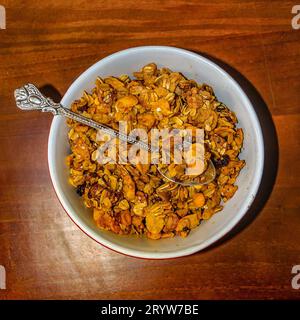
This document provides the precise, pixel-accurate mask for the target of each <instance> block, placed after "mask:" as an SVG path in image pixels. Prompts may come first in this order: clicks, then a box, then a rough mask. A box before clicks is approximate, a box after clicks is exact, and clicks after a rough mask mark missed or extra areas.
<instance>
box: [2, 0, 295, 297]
mask: <svg viewBox="0 0 300 320" xmlns="http://www.w3.org/2000/svg"><path fill="white" fill-rule="evenodd" d="M68 2H69V3H68ZM163 3H164V4H163ZM2 4H3V5H4V6H5V7H6V15H7V23H6V26H7V29H6V30H0V102H1V104H0V265H3V266H5V268H6V272H7V284H6V285H7V289H6V290H0V299H36V298H37V299H41V298H42V299H49V298H57V299H62V298H67V299H68V298H83V299H85V298H92V299H126V298H128V299H134V298H137V299H142V298H151V299H154V298H156V299H160V298H164V299H188V298H191V299H235V298H238V299H245V298H255V299H256V298H258V299H262V298H267V299H273V298H283V299H286V298H295V299H299V298H300V290H295V289H293V288H292V287H291V279H292V274H291V269H292V267H293V265H297V264H298V265H299V264H300V211H299V205H300V196H299V195H300V186H299V178H300V172H299V168H300V152H299V150H300V140H299V136H300V127H299V120H300V108H299V106H300V78H299V74H300V30H294V29H292V26H291V19H292V17H293V15H292V14H291V9H292V6H293V5H294V4H296V3H295V1H241V2H238V1H233V0H232V1H224V0H223V1H214V2H213V4H210V2H209V1H183V0H182V1H144V0H140V1H138V2H137V1H131V0H127V1H121V0H115V1H94V2H93V3H91V2H88V1H54V0H53V1H46V2H45V1H34V0H31V1H22V2H20V1H2ZM140 45H171V46H177V47H182V48H186V49H189V50H192V51H195V52H199V53H202V54H204V55H206V56H209V57H211V58H213V59H214V60H215V61H217V62H218V63H220V64H221V65H222V66H224V67H225V68H226V69H227V70H228V71H229V72H230V73H231V74H232V75H233V76H234V77H235V78H236V79H237V80H238V81H239V82H240V83H241V85H242V86H243V88H244V89H245V90H246V91H247V93H248V94H249V95H250V98H251V99H252V101H253V102H254V103H255V107H256V109H257V112H258V113H259V115H260V119H261V121H262V124H263V129H264V135H265V139H266V150H267V157H266V167H265V175H264V180H263V186H262V187H261V189H260V193H259V196H258V198H257V200H256V202H255V205H254V206H253V207H252V209H251V210H250V212H249V214H248V215H247V217H246V220H245V221H244V222H243V223H242V224H241V225H240V226H239V227H238V228H237V229H236V230H235V232H234V234H233V235H231V236H230V237H229V238H227V239H224V240H223V241H221V242H219V243H218V244H217V245H215V246H213V247H212V248H210V249H208V250H205V251H204V252H200V253H198V254H194V255H192V256H190V257H186V258H180V259H175V260H174V259H173V260H165V261H154V260H140V259H135V258H131V257H126V256H123V255H121V254H118V253H115V252H112V251H109V250H108V249H105V248H103V247H101V246H100V245H98V244H97V243H96V242H94V241H93V240H91V239H89V238H88V237H87V236H86V235H85V234H83V233H82V232H81V231H80V230H79V229H78V228H77V227H76V226H75V225H74V224H73V223H72V222H71V221H70V219H69V218H68V216H67V215H66V213H65V212H64V210H63V209H62V207H61V205H60V204H59V202H58V200H57V198H56V196H55V193H54V190H53V188H52V185H51V181H50V177H49V173H48V168H47V138H48V133H49V127H50V124H51V120H52V116H51V115H49V114H41V113H38V112H36V113H32V112H30V113H26V112H21V111H18V110H17V108H16V106H15V103H14V99H13V90H14V89H15V88H16V87H18V86H20V85H23V84H24V83H26V82H30V81H31V82H34V83H36V84H37V85H39V86H45V85H47V86H46V89H47V88H48V89H49V88H50V89H51V88H52V87H50V86H49V85H51V86H53V87H55V88H56V89H57V90H58V91H59V92H60V93H61V94H63V93H64V92H65V91H66V89H67V88H68V86H69V85H70V84H71V83H72V81H73V80H74V79H75V78H76V77H77V76H78V75H79V74H80V73H81V72H82V71H84V70H85V69H86V68H87V67H89V66H90V65H92V64H93V63H94V62H96V61H98V60H100V59H101V58H103V57H105V56H107V55H109V54H111V53H113V52H116V51H118V50H121V49H125V48H128V47H134V46H140ZM49 92H50V91H49ZM52 94H53V92H52ZM272 119H273V122H274V124H275V127H276V132H277V137H278V143H279V147H278V146H277V139H276V133H275V130H274V124H273V122H272ZM278 157H279V165H278V171H277V160H278ZM276 172H277V177H276ZM275 177H276V182H275Z"/></svg>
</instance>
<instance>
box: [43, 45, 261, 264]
mask: <svg viewBox="0 0 300 320" xmlns="http://www.w3.org/2000/svg"><path fill="white" fill-rule="evenodd" d="M149 62H155V63H157V65H158V67H163V66H164V67H168V68H170V69H172V70H175V71H179V72H181V73H183V74H184V75H185V76H186V77H188V78H190V79H195V80H196V81H198V82H200V83H203V82H205V83H207V84H209V85H211V86H212V87H213V89H214V91H215V93H216V96H217V98H218V99H219V100H220V101H222V102H224V103H225V104H226V105H227V106H229V107H230V108H231V109H232V110H233V111H234V112H235V113H236V115H237V117H238V120H239V125H240V126H241V127H242V128H243V130H244V135H245V140H244V149H243V151H242V153H241V154H240V158H241V159H245V160H246V166H245V167H244V169H243V170H242V171H241V173H240V175H239V177H238V179H237V185H238V187H239V189H238V191H237V192H236V194H235V195H234V197H233V198H232V199H231V200H230V201H228V202H227V203H226V204H225V207H224V209H223V210H222V211H221V212H219V213H217V214H215V215H214V216H213V217H212V218H211V219H210V220H208V221H205V222H203V223H201V225H200V226H199V227H197V228H196V229H193V230H192V231H191V233H190V235H189V236H188V237H187V238H180V237H174V238H172V239H163V240H158V241H156V240H149V239H144V238H136V237H130V236H118V235H115V234H113V233H111V232H105V231H101V230H100V229H98V228H97V227H96V225H95V223H94V221H93V218H92V214H91V211H90V210H89V209H86V208H85V207H84V205H83V202H82V200H81V198H80V197H79V196H78V195H77V194H76V190H75V188H74V187H72V186H71V185H70V184H69V183H68V169H67V167H66V165H65V157H66V156H67V154H68V153H69V143H68V139H67V131H68V129H67V126H66V121H65V119H64V118H62V117H59V116H57V117H55V118H54V120H53V122H52V125H51V130H50V135H49V143H48V162H49V170H50V175H51V179H52V182H53V185H54V188H55V191H56V193H57V196H58V198H59V200H60V202H61V204H62V205H63V207H64V209H65V211H66V212H67V213H68V215H69V216H70V218H71V219H72V220H73V221H74V222H75V223H76V224H77V226H78V227H79V228H80V229H81V230H82V231H84V232H85V233H86V234H87V235H88V236H90V237H91V238H92V239H94V240H95V241H97V242H99V243H101V244H102V245H104V246H106V247H108V248H110V249H113V250H115V251H117V252H120V253H123V254H126V255H130V256H135V257H140V258H152V259H164V258H175V257H181V256H186V255H189V254H192V253H195V252H197V251H199V250H202V249H204V248H206V247H208V246H209V245H211V244H212V243H214V242H215V241H217V240H218V239H220V238H221V237H223V236H224V235H225V234H226V233H228V232H229V231H230V230H231V229H232V228H233V227H234V226H235V225H236V224H237V223H238V222H239V220H241V218H242V217H243V216H244V215H245V214H246V212H247V210H248V208H249V207H250V205H251V203H252V201H253V200H254V198H255V195H256V192H257V190H258V187H259V184H260V181H261V177H262V171H263V160H264V147H263V138H262V132H261V128H260V124H259V121H258V119H257V116H256V113H255V111H254V109H253V106H252V105H251V102H250V101H249V99H248V98H247V96H246V94H245V93H244V92H243V90H242V89H241V87H240V86H239V85H238V84H237V82H236V81H235V80H234V79H233V78H232V77H231V76H230V75H229V74H227V73H226V72H225V71H224V70H223V69H221V68H220V67H219V66H217V65H216V64H215V63H213V62H212V61H210V60H208V59H206V58H204V57H202V56H200V55H198V54H195V53H192V52H189V51H187V50H182V49H178V48H173V47H164V46H145V47H137V48H131V49H127V50H123V51H120V52H117V53H114V54H112V55H110V56H108V57H106V58H104V59H102V60H100V61H99V62H97V63H96V64H94V65H93V66H91V67H90V68H89V69H88V70H86V71H85V72H84V73H82V74H81V75H80V76H79V78H77V79H76V80H75V81H74V82H73V84H72V85H71V86H70V88H69V90H68V91H67V93H66V94H65V95H64V97H63V99H62V104H63V105H64V106H65V107H70V105H71V103H72V102H73V101H74V100H75V99H78V98H79V97H80V96H81V95H82V93H83V91H84V90H87V91H89V90H91V89H92V88H93V86H94V83H95V80H96V78H97V76H101V77H105V76H110V75H113V76H118V75H121V74H128V75H132V73H133V72H134V71H136V70H138V69H140V68H141V67H142V66H143V65H145V64H147V63H149Z"/></svg>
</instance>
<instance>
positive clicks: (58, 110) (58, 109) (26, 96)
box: [14, 83, 216, 186]
mask: <svg viewBox="0 0 300 320" xmlns="http://www.w3.org/2000/svg"><path fill="white" fill-rule="evenodd" d="M14 95H15V100H16V105H17V107H18V108H20V109H22V110H40V111H42V112H51V113H52V114H53V115H55V116H56V115H60V116H64V117H67V118H70V119H72V120H75V121H78V122H80V123H82V124H85V125H87V126H89V127H92V128H94V129H97V130H101V131H102V132H104V133H107V134H108V135H109V136H111V137H113V138H118V139H120V140H122V141H124V142H127V143H130V144H137V145H138V146H139V147H141V148H143V149H145V150H147V151H150V152H157V150H156V149H153V148H152V147H151V146H149V145H148V144H147V143H145V142H143V141H140V140H137V139H136V138H134V137H131V136H130V135H125V134H124V133H121V132H119V131H117V130H114V129H112V128H110V127H108V126H106V125H104V124H102V123H99V122H96V121H94V120H92V119H89V118H87V117H84V116H82V115H80V114H78V113H75V112H73V111H71V110H70V109H67V108H65V107H63V106H62V105H61V104H60V103H55V102H54V101H53V100H51V99H50V98H47V97H45V96H44V95H43V94H42V93H41V92H40V91H39V90H38V88H37V87H36V86H35V85H33V84H31V83H28V84H25V85H24V86H23V87H21V88H19V89H16V90H15V92H14ZM157 169H158V171H159V172H160V174H161V175H162V176H163V177H164V178H166V179H167V180H169V181H172V182H174V183H177V184H180V185H184V186H195V185H204V184H208V183H210V182H211V181H213V180H214V179H215V176H216V169H215V166H214V164H213V162H212V161H211V160H209V161H208V167H207V169H206V170H205V172H204V173H203V174H202V175H201V182H198V181H197V182H196V181H192V180H184V181H180V180H175V179H174V178H172V177H169V176H168V174H167V170H166V171H163V170H161V169H160V168H159V166H157Z"/></svg>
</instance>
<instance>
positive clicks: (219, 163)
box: [213, 154, 229, 168]
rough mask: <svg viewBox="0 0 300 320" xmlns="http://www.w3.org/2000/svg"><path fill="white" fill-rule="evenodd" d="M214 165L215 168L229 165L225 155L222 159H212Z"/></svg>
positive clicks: (227, 157)
mask: <svg viewBox="0 0 300 320" xmlns="http://www.w3.org/2000/svg"><path fill="white" fill-rule="evenodd" d="M213 162H214V165H215V166H216V168H222V167H225V166H227V165H228V163H229V156H228V155H227V154H225V155H224V156H223V157H222V158H220V159H214V160H213Z"/></svg>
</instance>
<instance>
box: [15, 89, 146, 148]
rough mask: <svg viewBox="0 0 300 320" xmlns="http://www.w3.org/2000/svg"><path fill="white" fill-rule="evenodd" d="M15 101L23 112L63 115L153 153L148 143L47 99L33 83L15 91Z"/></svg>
mask: <svg viewBox="0 0 300 320" xmlns="http://www.w3.org/2000/svg"><path fill="white" fill-rule="evenodd" d="M15 100H16V104H17V107H18V108H20V109H22V110H40V111H42V112H51V113H53V115H61V116H64V117H67V118H70V119H72V120H75V121H78V122H80V123H82V124H85V125H87V126H89V127H92V128H94V129H97V130H101V131H103V132H105V133H107V134H108V135H110V136H111V137H113V138H119V139H120V140H122V141H124V142H128V143H131V144H137V145H139V146H140V147H141V148H143V149H146V150H148V151H152V149H151V147H150V146H149V145H148V144H147V143H144V142H143V141H140V140H136V139H135V138H133V137H130V136H127V135H126V134H123V133H121V132H119V131H117V130H114V129H112V128H110V127H108V126H106V125H104V124H101V123H99V122H96V121H94V120H92V119H89V118H87V117H84V116H82V115H80V114H78V113H75V112H73V111H71V110H69V109H67V108H65V107H63V106H62V105H61V104H60V103H55V102H54V101H53V100H51V99H50V98H46V97H45V96H44V95H43V94H42V93H41V92H40V91H39V90H38V88H37V87H36V86H35V85H33V84H31V83H28V84H25V85H24V86H23V87H21V88H19V89H16V90H15Z"/></svg>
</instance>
